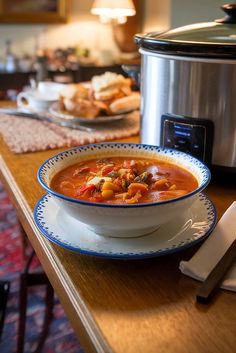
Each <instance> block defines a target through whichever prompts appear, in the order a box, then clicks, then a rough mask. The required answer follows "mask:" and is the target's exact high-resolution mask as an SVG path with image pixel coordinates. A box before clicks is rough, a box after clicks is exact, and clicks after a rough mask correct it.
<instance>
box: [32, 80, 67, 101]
mask: <svg viewBox="0 0 236 353" xmlns="http://www.w3.org/2000/svg"><path fill="white" fill-rule="evenodd" d="M64 87H65V84H63V83H57V82H50V81H40V82H39V83H38V88H37V89H38V91H39V93H40V94H42V95H45V96H47V97H50V98H51V99H58V98H59V95H60V92H61V91H62V90H63V88H64Z"/></svg>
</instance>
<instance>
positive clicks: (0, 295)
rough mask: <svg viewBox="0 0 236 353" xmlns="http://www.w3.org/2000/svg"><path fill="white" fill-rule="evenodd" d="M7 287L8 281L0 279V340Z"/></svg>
mask: <svg viewBox="0 0 236 353" xmlns="http://www.w3.org/2000/svg"><path fill="white" fill-rule="evenodd" d="M9 289H10V282H9V281H0V340H1V337H2V331H3V326H4V321H5V314H6V307H7V300H8V296H9Z"/></svg>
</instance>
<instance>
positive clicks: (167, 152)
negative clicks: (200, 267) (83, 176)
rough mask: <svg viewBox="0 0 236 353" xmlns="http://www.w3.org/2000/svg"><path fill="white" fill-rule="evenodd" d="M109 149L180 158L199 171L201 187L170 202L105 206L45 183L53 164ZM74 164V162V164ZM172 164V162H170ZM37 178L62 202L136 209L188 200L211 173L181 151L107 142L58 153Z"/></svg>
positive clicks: (50, 159) (196, 160) (205, 182)
mask: <svg viewBox="0 0 236 353" xmlns="http://www.w3.org/2000/svg"><path fill="white" fill-rule="evenodd" d="M108 148H110V149H111V150H112V149H113V150H115V149H118V150H119V149H123V150H129V149H131V150H137V151H140V150H144V151H146V152H150V153H151V152H155V153H156V155H155V156H156V157H158V154H160V155H162V154H164V155H167V156H172V157H173V156H175V157H180V158H182V159H184V160H185V161H187V162H189V163H190V164H192V165H194V166H195V167H197V168H198V169H199V170H200V171H201V176H202V179H203V180H202V182H201V185H199V187H198V188H196V189H195V190H193V191H192V192H190V193H188V194H186V195H183V196H180V197H177V198H174V199H170V200H165V201H159V202H152V203H140V204H131V205H130V204H128V205H127V204H125V205H124V204H105V203H97V202H89V201H83V200H77V199H73V198H71V197H68V196H65V195H62V194H60V193H58V192H56V191H54V190H52V189H51V188H50V187H49V186H48V185H47V183H46V181H45V175H46V172H47V170H48V169H50V167H52V166H53V165H54V163H56V162H57V161H58V160H60V159H61V160H63V158H64V157H65V158H66V157H68V156H70V155H73V154H77V155H78V156H79V155H80V153H83V152H84V153H85V152H87V151H89V150H90V151H94V150H96V149H97V151H99V150H101V149H108ZM144 158H146V156H144ZM75 163H76V162H75ZM172 163H173V161H172ZM37 178H38V181H39V183H40V185H41V186H42V187H43V188H44V189H45V190H46V191H47V192H48V193H49V194H51V195H54V196H56V197H58V198H60V199H63V200H67V201H70V202H73V203H76V204H83V205H91V204H92V205H93V206H97V207H112V208H137V207H148V206H154V205H155V206H159V205H163V204H167V203H171V202H173V201H178V200H183V199H185V198H188V197H189V196H192V195H194V194H197V193H199V192H201V191H202V190H203V189H204V188H205V187H206V186H207V185H208V184H209V182H210V179H211V173H210V170H209V168H208V167H207V166H206V165H205V164H204V163H203V162H202V161H200V160H198V159H197V158H195V157H193V156H191V155H189V154H187V153H184V152H181V151H177V150H174V149H170V148H166V147H160V146H154V145H145V144H135V143H116V142H107V143H101V144H89V145H84V146H80V147H76V148H73V149H69V150H66V151H63V152H60V153H58V154H56V155H54V156H52V157H50V158H48V159H47V160H46V161H45V162H44V163H43V164H42V165H41V167H40V168H39V170H38V173H37Z"/></svg>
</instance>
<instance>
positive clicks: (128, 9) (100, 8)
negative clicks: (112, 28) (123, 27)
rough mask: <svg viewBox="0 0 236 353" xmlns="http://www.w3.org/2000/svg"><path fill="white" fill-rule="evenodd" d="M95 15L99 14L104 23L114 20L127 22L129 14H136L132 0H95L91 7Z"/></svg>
mask: <svg viewBox="0 0 236 353" xmlns="http://www.w3.org/2000/svg"><path fill="white" fill-rule="evenodd" d="M91 13H92V14H93V15H98V16H99V17H100V21H101V22H102V23H108V22H111V21H112V20H115V21H117V22H118V23H125V22H126V21H127V17H128V16H134V15H135V14H136V11H135V7H134V4H133V1H132V0H95V1H94V2H93V6H92V8H91Z"/></svg>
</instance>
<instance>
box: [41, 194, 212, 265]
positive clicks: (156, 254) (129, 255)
mask: <svg viewBox="0 0 236 353" xmlns="http://www.w3.org/2000/svg"><path fill="white" fill-rule="evenodd" d="M199 196H200V197H202V198H203V199H204V200H205V201H206V202H207V203H208V204H209V206H208V207H207V210H208V217H210V218H211V223H210V228H209V229H208V231H206V232H205V233H204V235H202V236H199V237H198V238H197V239H196V240H193V241H191V242H189V243H187V244H184V245H180V246H175V247H172V248H170V249H164V250H161V251H160V250H159V251H153V252H146V253H141V252H140V253H107V252H96V251H92V250H84V249H81V248H79V247H74V246H71V245H68V244H66V243H62V242H61V241H60V240H58V239H56V238H55V237H53V235H52V234H49V233H48V231H47V229H46V227H44V224H45V223H44V222H40V220H39V217H38V214H39V213H40V212H41V208H42V207H44V206H43V203H45V202H48V198H52V196H51V195H49V194H45V195H44V196H43V197H41V199H40V200H39V201H38V202H37V204H36V205H35V208H34V221H35V224H36V226H37V227H38V229H39V231H40V232H41V233H42V234H43V235H44V236H45V237H46V238H47V239H48V240H49V241H51V242H52V243H55V244H57V245H59V246H60V247H62V248H64V249H67V250H70V251H73V252H75V253H79V254H84V255H89V256H94V257H102V258H109V259H126V260H127V259H133V260H135V259H145V258H152V257H159V256H164V255H169V254H172V253H176V252H179V251H182V250H185V249H188V248H190V247H192V246H194V245H195V244H197V243H199V242H201V241H202V240H204V239H205V238H206V237H207V236H209V234H210V233H211V232H212V231H213V229H214V228H215V226H216V220H217V213H216V208H215V206H214V204H213V203H212V202H211V200H210V199H209V198H208V197H207V196H206V195H205V194H203V193H201V194H200V195H199ZM42 223H43V224H42Z"/></svg>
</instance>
